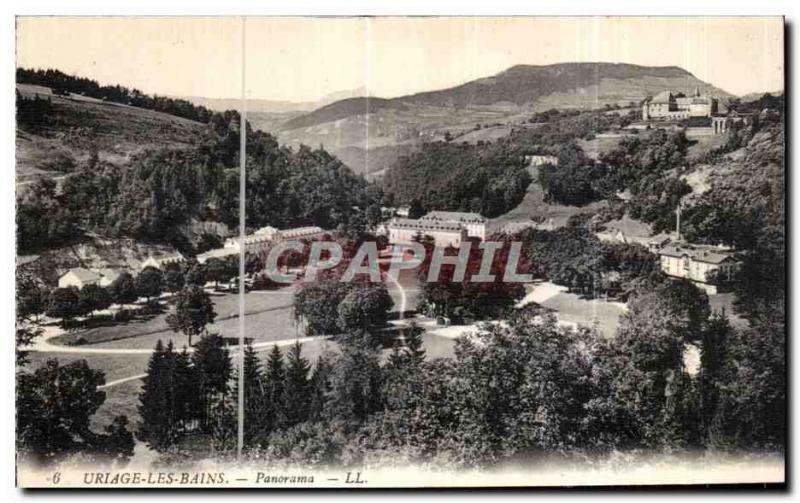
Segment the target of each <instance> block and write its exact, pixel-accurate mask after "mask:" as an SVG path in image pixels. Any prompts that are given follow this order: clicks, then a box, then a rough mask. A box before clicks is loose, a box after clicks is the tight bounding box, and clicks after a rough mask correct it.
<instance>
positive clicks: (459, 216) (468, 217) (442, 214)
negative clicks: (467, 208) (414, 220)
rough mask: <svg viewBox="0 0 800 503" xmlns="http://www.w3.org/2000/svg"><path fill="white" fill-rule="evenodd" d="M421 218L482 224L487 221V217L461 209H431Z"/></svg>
mask: <svg viewBox="0 0 800 503" xmlns="http://www.w3.org/2000/svg"><path fill="white" fill-rule="evenodd" d="M420 220H425V221H443V222H459V223H462V224H481V223H485V222H486V217H483V216H481V215H479V214H477V213H465V212H461V211H430V212H428V213H427V214H426V215H425V216H423V217H422V218H420Z"/></svg>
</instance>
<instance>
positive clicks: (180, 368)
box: [175, 346, 200, 431]
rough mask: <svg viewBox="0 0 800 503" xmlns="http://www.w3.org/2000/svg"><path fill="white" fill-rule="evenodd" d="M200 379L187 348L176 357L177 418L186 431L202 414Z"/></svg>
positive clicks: (182, 428)
mask: <svg viewBox="0 0 800 503" xmlns="http://www.w3.org/2000/svg"><path fill="white" fill-rule="evenodd" d="M198 393H199V389H198V381H197V376H196V375H195V371H194V367H192V360H191V357H190V356H189V353H188V351H187V349H186V346H184V347H183V350H182V351H181V352H180V353H178V354H177V355H176V357H175V403H176V405H175V407H176V420H177V421H178V423H179V425H180V428H181V430H183V431H186V430H187V429H189V428H190V425H192V424H193V422H194V421H196V420H197V419H198V418H199V416H200V404H199V399H198Z"/></svg>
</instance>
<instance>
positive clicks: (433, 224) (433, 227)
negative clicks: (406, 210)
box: [388, 218, 462, 233]
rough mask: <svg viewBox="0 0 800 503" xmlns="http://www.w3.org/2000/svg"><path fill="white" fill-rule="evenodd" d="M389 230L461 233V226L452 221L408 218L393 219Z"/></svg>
mask: <svg viewBox="0 0 800 503" xmlns="http://www.w3.org/2000/svg"><path fill="white" fill-rule="evenodd" d="M388 227H389V228H392V227H394V228H395V229H410V230H417V231H420V232H423V231H438V232H459V233H460V232H461V230H462V226H461V224H459V223H457V222H454V221H439V220H423V219H419V220H413V219H410V218H395V219H394V220H392V221H391V222H389V225H388Z"/></svg>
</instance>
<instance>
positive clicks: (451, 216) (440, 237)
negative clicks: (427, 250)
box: [386, 211, 487, 247]
mask: <svg viewBox="0 0 800 503" xmlns="http://www.w3.org/2000/svg"><path fill="white" fill-rule="evenodd" d="M486 224H487V219H486V218H484V217H482V216H481V215H479V214H477V213H463V212H459V211H431V212H429V213H428V214H426V215H425V216H423V217H421V218H419V219H416V220H415V219H410V218H395V219H393V220H392V221H391V222H389V223H388V224H387V225H386V229H387V231H388V233H389V242H391V243H408V242H410V241H413V240H414V239H417V238H420V237H424V236H430V237H431V238H433V240H434V242H435V243H436V246H455V247H457V246H459V245H460V244H461V241H463V240H464V239H465V238H467V237H476V238H479V239H481V240H483V239H486Z"/></svg>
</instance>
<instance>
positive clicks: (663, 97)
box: [650, 91, 672, 103]
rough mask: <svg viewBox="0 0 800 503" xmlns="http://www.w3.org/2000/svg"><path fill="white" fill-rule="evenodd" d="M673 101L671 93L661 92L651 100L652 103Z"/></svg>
mask: <svg viewBox="0 0 800 503" xmlns="http://www.w3.org/2000/svg"><path fill="white" fill-rule="evenodd" d="M671 100H672V93H671V92H670V91H661V92H660V93H658V94H656V95H655V96H653V97H652V98H651V99H650V103H669V102H670V101H671Z"/></svg>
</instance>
